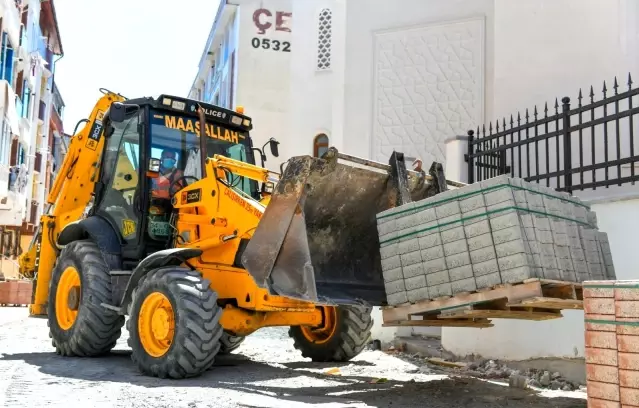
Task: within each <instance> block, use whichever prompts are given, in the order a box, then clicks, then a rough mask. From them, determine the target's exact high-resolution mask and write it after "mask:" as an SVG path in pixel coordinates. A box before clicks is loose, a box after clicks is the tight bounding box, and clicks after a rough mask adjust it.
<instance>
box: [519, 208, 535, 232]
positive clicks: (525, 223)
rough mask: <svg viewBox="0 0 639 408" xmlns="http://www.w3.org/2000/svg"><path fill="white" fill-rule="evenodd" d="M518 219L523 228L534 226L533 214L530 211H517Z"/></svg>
mask: <svg viewBox="0 0 639 408" xmlns="http://www.w3.org/2000/svg"><path fill="white" fill-rule="evenodd" d="M519 221H520V222H521V226H522V227H524V228H534V227H535V225H534V224H533V215H532V214H531V213H527V212H525V211H520V212H519Z"/></svg>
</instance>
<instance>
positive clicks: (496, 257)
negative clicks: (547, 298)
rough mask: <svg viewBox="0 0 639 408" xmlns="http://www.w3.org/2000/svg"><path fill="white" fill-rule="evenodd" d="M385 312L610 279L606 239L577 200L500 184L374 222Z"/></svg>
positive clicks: (532, 186) (511, 182) (502, 179)
mask: <svg viewBox="0 0 639 408" xmlns="http://www.w3.org/2000/svg"><path fill="white" fill-rule="evenodd" d="M377 228H378V232H379V241H380V252H381V258H382V271H383V274H384V280H385V285H386V295H387V300H388V303H389V304H390V305H399V304H404V303H408V302H410V303H414V302H417V301H420V300H428V299H435V298H438V297H442V296H452V295H455V294H457V293H459V292H470V291H476V290H478V289H484V288H490V287H492V286H494V285H499V284H504V283H517V282H522V281H524V280H526V279H529V278H541V279H551V280H561V281H567V282H583V281H585V280H602V279H615V272H614V267H613V263H612V255H611V253H610V247H609V244H608V236H607V234H606V233H605V232H601V231H599V230H598V229H597V217H596V215H595V213H594V212H593V211H590V207H589V206H588V205H586V204H584V203H582V202H581V201H580V200H579V199H578V198H576V197H572V196H570V195H569V194H566V193H560V192H557V191H555V190H553V189H551V188H547V187H544V186H541V185H539V184H537V183H529V182H526V181H524V180H522V179H518V178H510V177H508V176H499V177H495V178H492V179H489V180H486V181H482V182H478V183H475V184H470V185H468V186H465V187H462V188H459V189H455V190H449V191H446V192H444V193H442V194H438V195H436V196H434V197H430V198H427V199H425V200H421V201H417V202H413V203H409V204H406V205H402V206H400V207H395V208H392V209H389V210H387V211H384V212H382V213H379V214H378V215H377Z"/></svg>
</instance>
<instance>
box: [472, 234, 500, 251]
mask: <svg viewBox="0 0 639 408" xmlns="http://www.w3.org/2000/svg"><path fill="white" fill-rule="evenodd" d="M466 244H467V245H468V250H469V251H476V250H478V249H482V248H486V247H491V248H492V247H493V245H494V244H493V237H492V235H491V234H490V233H488V234H482V235H478V236H476V237H473V238H468V239H467V240H466Z"/></svg>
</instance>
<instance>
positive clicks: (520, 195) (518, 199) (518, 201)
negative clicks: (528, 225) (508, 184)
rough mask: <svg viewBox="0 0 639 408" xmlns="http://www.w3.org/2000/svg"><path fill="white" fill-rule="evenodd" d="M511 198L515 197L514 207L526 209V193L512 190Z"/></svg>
mask: <svg viewBox="0 0 639 408" xmlns="http://www.w3.org/2000/svg"><path fill="white" fill-rule="evenodd" d="M512 192H513V197H515V205H516V206H517V207H519V208H524V209H528V200H527V199H526V191H525V190H519V189H513V190H512Z"/></svg>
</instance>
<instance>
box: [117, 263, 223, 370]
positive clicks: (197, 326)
mask: <svg viewBox="0 0 639 408" xmlns="http://www.w3.org/2000/svg"><path fill="white" fill-rule="evenodd" d="M152 292H161V293H162V294H164V295H165V296H166V297H167V298H168V299H169V301H170V302H171V306H172V308H173V312H174V317H173V318H174V321H175V329H174V337H173V342H172V343H171V345H170V347H169V349H168V351H167V352H166V353H165V354H164V355H162V356H160V357H153V356H152V355H150V354H148V353H147V352H146V351H145V350H144V347H143V346H142V343H141V342H140V336H139V332H138V318H139V313H140V307H141V306H142V303H143V301H144V299H145V298H146V297H147V296H148V295H149V294H150V293H152ZM128 312H129V313H128V314H129V320H128V321H127V329H128V331H129V341H128V344H129V347H131V349H132V354H131V358H132V360H133V362H134V363H135V364H137V366H138V369H139V370H140V371H141V372H142V373H143V374H145V375H149V376H153V377H160V378H176V379H178V378H188V377H196V376H198V375H200V374H202V373H203V372H205V371H206V370H207V369H209V368H210V367H211V366H212V365H213V363H214V362H215V356H216V355H217V353H218V351H219V349H220V338H221V337H222V333H223V330H222V326H221V325H220V323H219V322H220V317H221V316H222V309H221V308H220V307H219V306H218V304H217V294H216V293H215V292H214V291H213V290H211V289H210V287H209V281H208V280H206V279H203V278H202V275H201V274H200V273H199V272H196V271H192V270H190V269H188V268H184V267H179V266H167V267H162V268H158V269H155V270H153V271H150V272H149V273H148V274H147V275H146V276H144V277H143V278H142V279H141V280H140V282H139V283H138V285H137V287H136V288H135V289H134V291H133V299H132V300H131V303H130V305H129V310H128Z"/></svg>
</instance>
